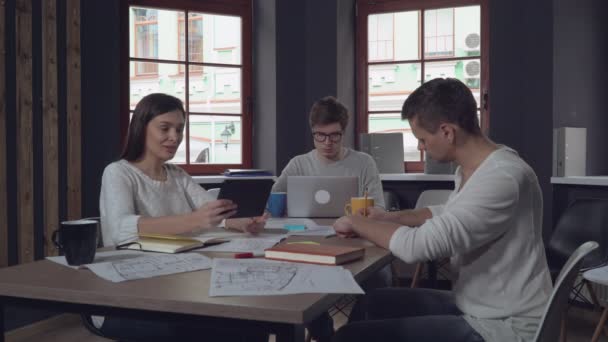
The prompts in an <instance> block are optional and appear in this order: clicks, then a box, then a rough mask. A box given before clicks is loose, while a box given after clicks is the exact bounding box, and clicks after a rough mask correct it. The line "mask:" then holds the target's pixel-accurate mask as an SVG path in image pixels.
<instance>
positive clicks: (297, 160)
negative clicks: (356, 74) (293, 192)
mask: <svg viewBox="0 0 608 342" xmlns="http://www.w3.org/2000/svg"><path fill="white" fill-rule="evenodd" d="M309 121H310V128H311V130H312V137H313V140H314V144H315V149H314V150H312V151H310V152H308V153H306V154H302V155H299V156H296V157H294V158H292V159H291V160H290V161H289V163H288V164H287V166H285V168H284V169H283V172H281V175H280V176H279V178H278V179H277V181H276V182H275V184H274V186H273V187H272V191H274V192H286V191H287V177H289V176H355V177H359V196H363V194H364V192H365V190H367V193H368V196H369V197H371V198H373V199H374V204H375V205H376V206H378V207H381V208H384V194H383V192H382V183H381V182H380V176H379V175H378V168H377V167H376V162H375V161H374V159H373V158H372V157H371V156H370V155H368V154H365V153H363V152H359V151H355V150H352V149H350V148H346V147H344V146H343V143H342V136H343V135H344V130H345V129H346V125H347V124H348V111H347V109H346V107H344V105H343V104H342V103H340V102H339V101H338V100H337V99H336V98H334V97H332V96H327V97H324V98H322V99H320V100H318V101H317V102H315V103H314V105H313V106H312V108H311V109H310V117H309ZM288 196H289V194H288Z"/></svg>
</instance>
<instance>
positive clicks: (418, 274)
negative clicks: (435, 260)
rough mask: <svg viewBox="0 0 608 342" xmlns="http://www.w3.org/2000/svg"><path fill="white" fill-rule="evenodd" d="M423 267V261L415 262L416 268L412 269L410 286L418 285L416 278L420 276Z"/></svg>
mask: <svg viewBox="0 0 608 342" xmlns="http://www.w3.org/2000/svg"><path fill="white" fill-rule="evenodd" d="M423 268H424V262H419V263H418V264H416V270H415V271H414V276H413V277H412V283H411V284H410V287H411V288H415V287H418V280H419V279H418V278H420V274H421V273H422V269H423Z"/></svg>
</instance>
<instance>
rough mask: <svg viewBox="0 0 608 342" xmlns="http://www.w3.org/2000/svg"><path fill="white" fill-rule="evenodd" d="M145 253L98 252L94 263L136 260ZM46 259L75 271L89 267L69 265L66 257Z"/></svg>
mask: <svg viewBox="0 0 608 342" xmlns="http://www.w3.org/2000/svg"><path fill="white" fill-rule="evenodd" d="M143 253H144V252H141V251H133V250H119V251H105V252H97V253H95V260H93V263H94V264H95V263H100V262H108V261H118V260H124V259H131V258H135V257H137V256H141V255H143ZM46 259H47V260H49V261H52V262H56V263H58V264H60V265H63V266H67V267H69V268H73V269H79V268H86V266H87V265H80V266H72V265H69V264H68V262H67V260H65V256H49V257H46Z"/></svg>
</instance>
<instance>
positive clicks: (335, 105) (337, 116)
mask: <svg viewBox="0 0 608 342" xmlns="http://www.w3.org/2000/svg"><path fill="white" fill-rule="evenodd" d="M308 119H309V123H310V128H313V127H314V126H316V125H322V126H324V125H330V124H333V123H339V124H340V127H342V130H344V129H345V128H346V126H347V125H348V110H347V109H346V107H345V106H344V105H343V104H342V103H341V102H340V101H338V100H337V99H336V98H335V97H333V96H326V97H324V98H322V99H320V100H317V101H316V102H315V103H314V104H313V105H312V108H311V109H310V115H309V118H308Z"/></svg>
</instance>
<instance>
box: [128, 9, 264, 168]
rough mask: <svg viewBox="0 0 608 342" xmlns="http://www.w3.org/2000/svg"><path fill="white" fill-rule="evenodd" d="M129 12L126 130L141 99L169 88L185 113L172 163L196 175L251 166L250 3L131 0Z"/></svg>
mask: <svg viewBox="0 0 608 342" xmlns="http://www.w3.org/2000/svg"><path fill="white" fill-rule="evenodd" d="M123 15H125V16H126V17H127V18H128V19H127V18H125V19H123V22H125V23H128V28H129V29H128V32H125V33H124V34H123V36H124V37H123V39H127V40H128V42H127V43H126V44H124V43H123V50H127V51H123V56H124V58H125V60H126V63H127V65H128V66H129V67H128V72H125V73H126V75H125V76H124V81H123V82H124V84H125V88H126V89H127V91H128V97H126V98H125V99H124V100H123V103H124V107H125V117H124V120H123V131H124V132H125V133H126V127H128V120H129V119H130V117H131V114H132V111H133V109H134V108H135V105H136V104H137V103H138V102H139V100H141V98H143V97H144V96H146V95H148V94H150V93H156V92H161V93H167V94H170V95H173V96H175V97H178V98H180V99H181V100H182V101H184V106H185V109H186V112H187V113H186V114H187V124H186V129H185V131H184V140H183V142H182V144H181V146H180V148H179V150H178V151H177V153H176V156H175V158H174V159H173V160H172V162H173V163H176V164H179V165H181V166H182V167H184V169H186V170H187V171H188V172H190V173H192V174H205V173H209V174H212V173H219V172H221V171H223V170H224V169H226V168H246V167H251V164H252V161H251V129H252V128H251V127H252V125H251V112H250V110H249V107H250V106H249V103H250V101H251V0H226V1H223V2H222V3H205V2H201V3H193V2H191V1H181V0H174V1H159V0H148V1H146V0H130V1H128V3H127V4H124V5H123ZM186 18H188V19H187V20H186ZM186 42H188V43H187V44H186ZM127 46H128V48H127ZM127 113H128V114H129V115H126V114H127ZM123 136H124V134H123Z"/></svg>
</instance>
